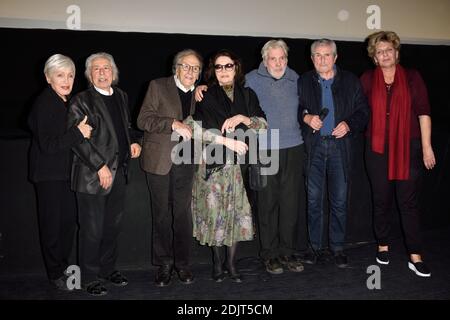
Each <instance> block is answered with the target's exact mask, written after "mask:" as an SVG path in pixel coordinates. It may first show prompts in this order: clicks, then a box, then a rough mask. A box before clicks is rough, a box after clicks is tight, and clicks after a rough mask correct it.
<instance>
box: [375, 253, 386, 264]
mask: <svg viewBox="0 0 450 320" xmlns="http://www.w3.org/2000/svg"><path fill="white" fill-rule="evenodd" d="M375 260H377V262H378V263H379V264H389V251H377V256H376V258H375Z"/></svg>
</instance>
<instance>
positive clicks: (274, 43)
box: [261, 39, 289, 61]
mask: <svg viewBox="0 0 450 320" xmlns="http://www.w3.org/2000/svg"><path fill="white" fill-rule="evenodd" d="M275 48H281V49H283V51H284V54H285V56H286V58H287V57H288V51H289V47H288V46H287V44H286V42H284V41H283V40H281V39H278V40H269V41H267V42H266V44H265V45H264V46H263V47H262V49H261V56H262V58H263V61H266V60H267V55H268V54H269V50H270V49H275Z"/></svg>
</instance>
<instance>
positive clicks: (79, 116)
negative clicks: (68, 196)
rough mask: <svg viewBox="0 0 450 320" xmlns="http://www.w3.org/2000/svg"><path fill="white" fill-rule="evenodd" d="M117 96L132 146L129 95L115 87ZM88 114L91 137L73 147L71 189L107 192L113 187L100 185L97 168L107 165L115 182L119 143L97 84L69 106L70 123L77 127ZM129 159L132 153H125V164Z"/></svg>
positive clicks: (127, 139) (70, 125)
mask: <svg viewBox="0 0 450 320" xmlns="http://www.w3.org/2000/svg"><path fill="white" fill-rule="evenodd" d="M113 90H114V94H115V95H117V102H118V105H119V107H120V110H121V116H122V121H123V126H124V128H125V133H126V141H127V143H128V145H131V143H132V142H131V141H132V140H131V139H132V128H131V123H130V114H129V109H128V96H127V94H126V93H125V92H123V91H122V90H120V89H119V88H117V87H113ZM85 115H86V116H87V117H88V118H87V123H88V124H89V125H90V126H92V133H91V137H90V139H86V140H84V141H83V143H82V144H80V145H77V146H75V147H74V148H73V152H74V153H75V155H74V158H73V163H72V181H71V185H72V189H73V190H74V191H77V192H83V193H89V194H99V195H105V194H108V193H109V192H110V191H111V187H110V188H108V189H106V190H105V189H103V188H102V187H101V186H100V180H99V177H98V174H97V172H98V170H100V168H102V167H103V166H104V165H105V164H106V165H107V166H108V168H109V169H110V170H111V173H112V177H113V181H114V178H115V176H116V173H117V170H118V169H119V168H117V166H118V161H119V159H118V158H119V143H118V140H117V136H116V132H115V129H114V124H113V122H112V119H111V116H110V113H109V111H108V110H107V107H106V105H105V103H104V102H103V99H102V97H101V95H100V93H98V92H97V91H96V90H95V88H94V87H90V88H89V89H87V90H85V91H82V92H80V93H78V94H77V95H76V96H74V97H73V98H72V99H71V101H70V105H69V111H68V117H67V126H68V128H70V127H72V126H74V125H75V124H76V123H79V122H80V121H81V120H83V118H84V116H85ZM128 151H129V150H128ZM129 159H130V153H129V152H128V154H127V155H126V161H125V164H124V166H125V174H127V170H126V166H127V163H128V160H129Z"/></svg>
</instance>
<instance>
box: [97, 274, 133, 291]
mask: <svg viewBox="0 0 450 320" xmlns="http://www.w3.org/2000/svg"><path fill="white" fill-rule="evenodd" d="M100 280H102V281H107V282H111V283H112V284H113V285H115V286H118V287H125V286H126V285H127V284H128V279H127V278H125V277H124V275H123V274H121V273H120V271H117V270H116V271H114V272H113V273H111V274H110V275H109V276H107V277H100Z"/></svg>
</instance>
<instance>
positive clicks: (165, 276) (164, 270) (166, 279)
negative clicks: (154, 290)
mask: <svg viewBox="0 0 450 320" xmlns="http://www.w3.org/2000/svg"><path fill="white" fill-rule="evenodd" d="M172 272H173V266H171V265H163V266H161V267H159V269H158V272H157V273H156V278H155V284H156V285H157V286H158V287H165V286H168V285H169V284H170V280H171V278H172Z"/></svg>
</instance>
